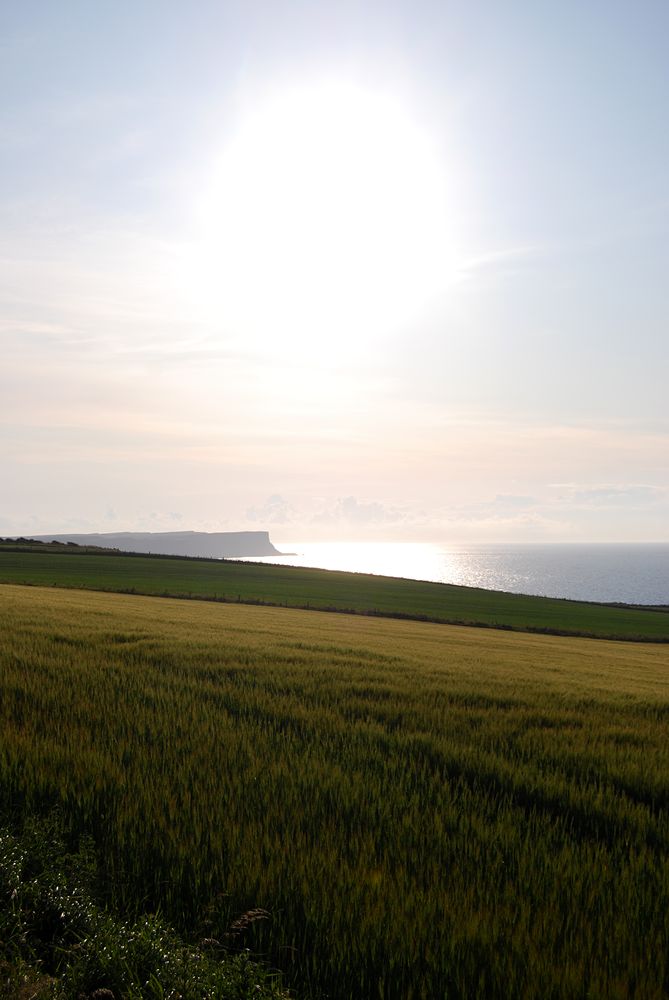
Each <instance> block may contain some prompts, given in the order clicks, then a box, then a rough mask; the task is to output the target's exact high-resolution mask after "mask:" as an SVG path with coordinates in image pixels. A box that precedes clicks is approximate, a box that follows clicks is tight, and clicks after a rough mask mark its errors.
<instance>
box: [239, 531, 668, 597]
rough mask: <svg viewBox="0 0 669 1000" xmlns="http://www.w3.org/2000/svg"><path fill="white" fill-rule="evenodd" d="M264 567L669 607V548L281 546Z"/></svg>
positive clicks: (397, 544)
mask: <svg viewBox="0 0 669 1000" xmlns="http://www.w3.org/2000/svg"><path fill="white" fill-rule="evenodd" d="M275 545H276V547H277V548H278V549H280V550H281V551H282V552H294V553H296V554H295V555H286V556H273V557H271V558H267V559H263V560H254V561H262V562H268V563H283V564H286V565H293V566H316V567H319V568H321V569H342V570H349V571H352V572H356V573H378V574H381V575H383V576H402V577H408V578H410V579H414V580H435V581H437V582H440V583H457V584H464V585H465V586H468V587H485V588H487V589H490V590H507V591H512V592H514V593H520V594H543V595H545V596H548V597H571V598H574V599H576V600H585V601H625V602H627V603H631V604H669V543H662V544H650V543H649V544H591V545H590V544H589V545H586V544H580V543H571V544H557V543H554V544H525V545H510V544H495V545H492V544H491V545H459V546H447V545H430V544H425V543H420V544H418V543H411V542H388V543H385V542H321V543H315V542H310V543H307V542H305V543H300V542H275Z"/></svg>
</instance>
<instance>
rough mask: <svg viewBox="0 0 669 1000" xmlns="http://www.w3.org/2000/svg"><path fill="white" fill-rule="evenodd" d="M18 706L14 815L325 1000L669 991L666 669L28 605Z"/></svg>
mask: <svg viewBox="0 0 669 1000" xmlns="http://www.w3.org/2000/svg"><path fill="white" fill-rule="evenodd" d="M44 558H45V559H51V558H52V557H44ZM64 558H65V559H66V560H67V565H66V566H65V567H64V569H63V572H65V571H66V570H67V566H69V567H70V570H69V572H70V573H71V576H70V578H69V579H68V580H67V581H66V582H68V583H70V584H71V585H73V584H74V583H75V581H76V574H77V573H78V572H79V573H83V572H84V570H86V563H85V561H84V560H81V561H76V558H77V557H70V556H68V557H64ZM165 564H166V563H165V561H162V560H161V561H160V568H161V569H162V568H163V567H164V566H165ZM34 565H35V566H37V565H40V564H39V563H35V564H34ZM49 565H50V566H53V565H54V563H53V562H51V563H50V564H49ZM88 565H89V569H88V570H86V572H88V573H90V574H91V575H90V576H89V577H87V578H86V579H84V580H81V579H80V580H79V582H83V583H85V584H86V585H89V586H91V585H93V584H94V583H95V582H96V581H97V583H98V584H100V582H101V579H102V577H104V572H108V571H109V572H111V570H110V567H109V563H108V562H103V563H101V564H99V563H97V562H93V563H89V564H88ZM117 565H120V568H119V570H118V572H119V573H122V572H125V570H124V569H123V567H124V566H125V565H126V563H125V562H123V563H122V564H120V563H119V564H117ZM127 565H128V567H129V568H130V569H132V571H133V573H136V572H137V570H138V567H139V568H141V567H142V565H143V561H142V560H135V559H133V560H127ZM202 565H203V566H204V567H205V569H204V573H212V574H213V573H214V568H210V565H209V564H202ZM239 568H240V567H237V566H230V567H222V568H221V569H220V570H219V572H221V573H223V574H226V573H230V574H234V573H236V572H237V570H238V569H239ZM46 569H48V567H46ZM146 569H147V573H149V572H153V573H155V572H156V570H155V567H153V568H152V567H151V566H150V561H149V560H147V561H146ZM168 569H169V566H168ZM20 571H21V567H20V566H19V572H20ZM103 571H104V572H103ZM96 572H97V573H98V574H99V575H98V577H97V578H95V576H94V574H95V573H96ZM174 572H175V574H176V572H177V570H176V568H174ZM182 572H184V571H183V568H182ZM256 572H258V570H257V568H256V567H243V568H242V573H241V574H240V577H241V576H242V575H244V574H248V575H246V576H245V577H244V578H245V579H246V580H247V583H248V587H249V592H251V591H252V589H253V586H254V583H253V581H254V576H253V574H254V573H256ZM262 572H263V574H264V575H265V576H264V578H266V576H267V575H268V574H267V571H266V570H265V569H263V571H262ZM193 573H194V575H193V577H192V579H193V580H195V579H196V578H197V571H193ZM282 576H283V574H278V578H281V577H282ZM319 577H320V574H316V575H314V576H313V578H312V577H310V575H309V574H304V575H302V574H301V573H300V577H299V579H301V580H305V579H306V580H308V579H318V578H319ZM54 579H55V578H54ZM151 579H153V580H155V577H153V578H152V577H150V576H148V577H147V580H146V581H145V582H146V584H147V585H149V584H150V581H151ZM174 579H177V577H174V578H173V579H172V580H169V579H168V580H166V582H165V584H164V586H163V588H162V589H166V588H168V587H169V586H170V585H172V583H173V582H174ZM179 579H181V580H183V579H184V577H181V578H179ZM213 579H220V578H218V577H216V578H214V577H211V576H210V577H207V578H206V582H207V584H209V585H211V583H212V580H213ZM227 579H231V577H227ZM237 579H239V577H237ZM204 580H205V577H204V576H203V577H200V585H201V586H204V582H203V581H204ZM49 582H50V583H51V582H53V581H49ZM118 582H119V581H118V578H117V579H116V583H117V584H118ZM365 582H366V581H365ZM326 583H327V581H326V582H325V583H324V587H325V586H326ZM345 583H346V578H345V577H344V576H343V575H342V576H340V575H337V579H336V581H335V584H333V585H332V586H333V587H334V589H335V590H336V587H337V586H339V585H341V586H342V587H344V585H345ZM295 586H296V587H297V584H295ZM376 586H378V581H375V580H370V581H369V587H370V588H373V587H376ZM387 586H388V588H389V589H388V591H387V592H386V593H387V595H390V597H392V595H393V593H394V592H393V590H392V584H391V583H390V582H389V583H388V584H387ZM402 586H403V584H398V587H402ZM428 589H429V588H428ZM381 591H382V593H381V596H383V588H381ZM425 592H427V591H425ZM295 593H297V590H296V591H295ZM329 593H332V591H330V592H329ZM369 593H370V594H372V593H374V594H375V596H376V591H375V590H371V589H370V591H369ZM396 594H399V591H397V592H396ZM231 596H235V595H231ZM256 596H258V597H265V598H270V597H271V596H272V595H271V594H268V593H265V594H257V595H256ZM343 596H344V595H343V592H342V599H343ZM390 597H389V598H388V599H390ZM398 599H399V598H398ZM584 613H585V612H584ZM603 613H606V611H604V612H603ZM657 617H658V618H659V619H661V618H662V616H661V615H658V616H657ZM0 691H1V692H2V698H1V700H0V732H1V733H2V739H1V740H0V803H1V807H2V812H3V814H4V815H5V816H8V817H9V816H13V817H14V818H15V819H16V818H18V817H20V816H22V815H23V816H25V815H35V814H39V813H49V812H50V811H52V810H53V809H54V807H58V808H59V810H60V812H61V815H62V817H63V818H64V820H65V821H66V822H67V824H69V828H70V830H71V831H72V833H73V834H79V833H83V832H86V833H90V834H91V835H92V836H93V838H94V841H95V843H96V845H97V849H98V851H99V854H100V857H101V859H102V863H103V866H104V876H105V884H106V885H107V887H108V894H109V902H110V904H111V905H112V906H114V907H116V908H117V909H118V910H119V911H121V912H127V913H130V914H132V913H139V912H142V911H143V910H151V909H154V908H156V907H160V909H161V912H162V913H163V914H164V915H165V916H166V917H167V918H169V919H170V920H172V921H173V922H175V923H176V924H177V925H178V927H179V928H180V929H181V930H182V932H184V933H186V934H188V933H195V931H194V928H197V933H198V934H204V933H206V934H207V936H212V937H217V936H218V935H220V934H222V933H223V931H224V929H225V927H227V926H229V923H230V921H231V919H234V917H235V916H236V915H239V914H240V913H243V912H244V911H246V910H248V909H250V908H252V907H264V908H266V909H267V910H269V911H270V912H271V915H272V916H271V919H270V920H268V921H263V922H261V923H260V924H259V925H258V929H257V931H256V932H255V937H254V938H253V940H252V942H251V946H252V947H253V948H254V949H255V950H257V951H258V952H260V953H262V954H263V955H264V956H265V957H266V958H267V960H268V961H269V962H270V963H272V964H273V965H275V966H279V967H280V968H282V969H283V970H285V973H286V976H287V977H288V980H289V981H290V982H292V983H293V984H295V985H296V986H297V989H298V996H300V997H303V998H308V997H319V996H321V995H323V996H325V995H327V996H328V997H329V998H331V1000H344V998H346V1000H353V998H354V1000H362V998H368V997H369V998H371V997H379V998H388V1000H391V998H392V1000H413V998H435V997H448V998H450V1000H458V998H462V1000H464V998H467V1000H470V998H478V997H480V998H491V997H492V998H502V997H504V998H507V997H525V998H539V997H541V998H546V997H555V998H558V997H565V998H566V997H569V998H572V997H573V998H576V997H590V998H607V1000H608V998H616V997H617V998H621V1000H622V998H627V997H636V998H660V997H664V996H666V995H667V993H668V992H669V949H668V948H667V944H668V942H669V811H668V809H669V651H668V650H667V648H666V647H664V646H662V645H657V644H656V645H650V644H637V643H634V644H633V643H614V642H607V641H598V642H593V641H592V640H585V639H575V638H561V637H552V636H538V635H531V634H522V633H511V632H503V631H499V632H496V631H492V630H476V629H471V628H458V627H452V626H446V625H436V624H428V623H417V622H409V621H393V620H380V619H375V618H366V617H361V616H358V617H352V616H346V615H332V614H319V613H306V612H300V611H296V610H290V609H284V608H264V607H245V606H243V605H236V604H235V605H228V604H207V603H192V602H186V601H173V600H166V599H160V600H158V599H155V598H147V597H135V596H124V595H117V594H115V595H111V594H99V593H84V592H81V591H75V590H67V591H66V590H58V589H53V588H50V589H40V588H37V587H13V586H3V587H0Z"/></svg>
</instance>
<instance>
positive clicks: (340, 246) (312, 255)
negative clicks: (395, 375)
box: [197, 81, 454, 359]
mask: <svg viewBox="0 0 669 1000" xmlns="http://www.w3.org/2000/svg"><path fill="white" fill-rule="evenodd" d="M199 214H200V242H199V246H200V251H199V261H198V268H197V270H198V273H199V275H200V285H201V288H202V289H203V294H204V296H205V298H206V301H207V309H208V310H209V312H210V314H211V315H210V318H211V319H212V321H214V322H216V324H217V325H219V326H220V328H221V329H222V330H224V331H225V332H226V333H227V334H228V336H229V337H231V338H233V339H235V340H238V341H240V342H243V343H244V344H245V345H246V346H247V347H248V348H249V349H251V350H258V351H263V352H265V353H268V354H270V355H288V356H291V357H295V356H297V357H300V356H309V357H310V358H312V359H313V358H314V357H321V358H323V359H326V358H327V357H328V355H331V354H332V353H336V352H337V351H341V350H344V349H348V350H351V349H353V348H354V347H358V348H359V347H361V346H362V345H364V344H368V345H372V346H373V345H376V344H377V343H378V340H379V338H380V337H383V336H384V335H387V334H389V333H391V332H392V331H393V330H397V329H400V328H401V327H402V326H403V325H406V324H408V323H410V322H411V320H412V318H414V317H415V316H417V315H418V314H419V313H420V311H421V309H423V308H424V307H425V304H426V303H427V302H428V301H429V299H430V298H431V296H433V295H434V294H435V293H436V292H437V291H438V290H439V289H440V288H441V287H442V286H443V285H444V283H445V282H446V281H447V280H448V277H449V274H450V271H451V269H452V266H453V251H454V240H453V228H454V227H453V219H452V217H449V205H448V184H447V171H446V168H445V165H444V164H443V162H442V161H441V158H440V156H439V155H438V152H437V150H436V147H435V145H434V143H433V142H432V141H431V139H430V136H429V135H428V134H427V133H426V132H425V131H424V130H423V129H422V128H421V127H419V125H418V124H417V123H416V121H415V117H414V116H412V114H411V113H410V111H409V109H408V108H407V107H406V106H405V105H404V104H403V103H402V102H401V101H400V100H398V99H397V98H394V97H392V96H389V95H388V94H383V93H377V92H373V91H370V90H366V89H364V88H361V87H359V86H355V85H350V84H346V83H342V82H331V81H329V82H319V83H312V84H311V85H309V86H301V87H294V88H287V89H285V90H283V91H282V92H280V93H277V94H272V95H271V96H269V97H267V98H266V99H265V100H263V101H260V102H259V103H258V104H257V105H256V106H255V107H254V108H253V109H252V110H251V111H250V112H248V113H246V114H245V115H244V116H242V120H241V121H240V123H239V126H238V128H237V129H236V130H235V133H234V135H233V136H232V137H231V138H230V140H229V141H228V143H227V144H226V145H225V147H224V149H223V151H222V153H221V155H220V157H218V158H217V160H216V164H215V168H214V169H213V170H212V172H211V177H210V179H209V181H208V182H207V184H206V185H205V190H204V191H203V194H202V197H201V199H200V212H199ZM451 215H452V212H451Z"/></svg>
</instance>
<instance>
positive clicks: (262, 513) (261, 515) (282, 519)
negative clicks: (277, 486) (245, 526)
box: [246, 493, 298, 524]
mask: <svg viewBox="0 0 669 1000" xmlns="http://www.w3.org/2000/svg"><path fill="white" fill-rule="evenodd" d="M297 516H298V512H297V511H296V510H295V508H294V507H293V506H291V504H289V503H288V501H287V500H284V498H283V497H282V496H281V495H280V494H279V493H273V494H272V496H270V497H268V498H267V500H266V501H265V503H264V504H263V505H262V506H260V507H249V508H248V509H247V511H246V518H247V520H248V521H254V522H260V523H262V524H289V523H291V522H293V521H294V520H296V518H297Z"/></svg>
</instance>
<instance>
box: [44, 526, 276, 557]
mask: <svg viewBox="0 0 669 1000" xmlns="http://www.w3.org/2000/svg"><path fill="white" fill-rule="evenodd" d="M32 537H33V538H35V540H36V541H38V542H62V543H65V544H66V543H68V542H70V543H73V544H75V545H91V546H99V547H100V548H107V549H120V550H122V551H124V552H140V553H146V554H153V555H166V556H194V557H197V558H205V559H235V558H252V557H267V556H282V555H284V554H285V553H282V552H279V550H278V549H277V548H275V546H274V545H273V544H272V542H271V541H270V537H269V532H268V531H112V532H90V533H81V534H59V535H33V536H32Z"/></svg>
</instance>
